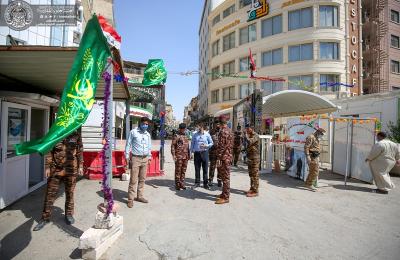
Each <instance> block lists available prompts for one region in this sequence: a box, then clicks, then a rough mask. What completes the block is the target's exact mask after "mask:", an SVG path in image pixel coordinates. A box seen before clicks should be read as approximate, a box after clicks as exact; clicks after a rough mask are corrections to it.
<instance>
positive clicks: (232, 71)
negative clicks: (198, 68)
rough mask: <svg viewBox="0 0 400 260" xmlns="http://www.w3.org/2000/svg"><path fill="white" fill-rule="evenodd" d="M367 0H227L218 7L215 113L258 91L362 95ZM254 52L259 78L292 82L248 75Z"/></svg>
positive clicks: (212, 82)
mask: <svg viewBox="0 0 400 260" xmlns="http://www.w3.org/2000/svg"><path fill="white" fill-rule="evenodd" d="M360 4H361V0H352V1H344V0H331V1H326V0H314V1H308V0H296V1H289V0H259V1H255V0H253V1H251V0H225V1H223V2H222V3H220V4H219V5H217V6H215V8H211V10H210V13H209V15H208V24H209V32H208V34H209V41H208V46H209V48H210V53H209V55H208V67H209V68H210V69H209V70H208V72H207V73H208V74H207V75H208V91H207V95H208V100H209V104H208V114H211V115H214V114H215V113H216V112H218V111H220V110H223V109H227V108H230V107H232V106H233V105H234V104H235V103H237V102H238V101H239V100H241V99H243V98H245V97H247V96H248V95H249V94H251V93H252V92H253V91H254V89H262V90H263V93H264V95H268V94H271V93H275V92H277V91H280V90H285V89H305V90H308V91H313V92H316V93H320V94H323V95H327V96H328V97H330V98H338V97H341V96H348V95H351V94H353V95H354V94H360V93H362V77H361V74H362V73H361V67H362V66H361V65H362V64H361V41H360V38H361V33H360V28H361V23H360V19H361V17H360V13H361V11H360V10H361V8H360ZM200 40H201V38H200ZM200 46H202V43H200ZM249 49H251V51H252V54H253V58H254V61H255V63H256V67H257V76H268V77H273V78H283V79H284V81H261V80H253V79H250V78H246V77H241V76H246V75H250V71H249ZM232 76H240V77H232ZM200 94H201V92H200Z"/></svg>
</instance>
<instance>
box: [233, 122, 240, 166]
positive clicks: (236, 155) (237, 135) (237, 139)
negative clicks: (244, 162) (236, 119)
mask: <svg viewBox="0 0 400 260" xmlns="http://www.w3.org/2000/svg"><path fill="white" fill-rule="evenodd" d="M241 147H242V132H241V127H240V125H238V126H237V128H236V131H235V137H234V139H233V166H237V163H238V161H239V155H240V152H241Z"/></svg>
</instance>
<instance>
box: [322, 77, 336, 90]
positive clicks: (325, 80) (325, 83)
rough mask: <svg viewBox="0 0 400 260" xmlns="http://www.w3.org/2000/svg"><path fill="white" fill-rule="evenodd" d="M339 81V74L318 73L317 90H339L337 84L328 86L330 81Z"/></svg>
mask: <svg viewBox="0 0 400 260" xmlns="http://www.w3.org/2000/svg"><path fill="white" fill-rule="evenodd" d="M337 82H339V76H338V75H334V74H321V75H319V83H320V85H319V90H320V91H330V92H335V91H338V90H339V86H336V85H335V86H329V85H330V84H332V83H337Z"/></svg>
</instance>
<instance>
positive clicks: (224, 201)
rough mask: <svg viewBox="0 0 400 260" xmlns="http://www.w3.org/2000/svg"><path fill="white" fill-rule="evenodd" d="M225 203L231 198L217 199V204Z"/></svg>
mask: <svg viewBox="0 0 400 260" xmlns="http://www.w3.org/2000/svg"><path fill="white" fill-rule="evenodd" d="M225 203H229V199H224V198H218V199H217V200H216V201H215V204H225Z"/></svg>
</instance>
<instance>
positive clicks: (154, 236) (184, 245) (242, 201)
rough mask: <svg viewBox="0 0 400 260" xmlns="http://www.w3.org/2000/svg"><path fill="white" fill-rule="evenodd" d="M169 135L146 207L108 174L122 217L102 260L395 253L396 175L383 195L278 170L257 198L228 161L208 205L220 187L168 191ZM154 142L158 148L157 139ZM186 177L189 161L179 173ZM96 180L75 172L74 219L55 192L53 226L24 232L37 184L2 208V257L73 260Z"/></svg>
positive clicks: (35, 215) (399, 193) (399, 239)
mask: <svg viewBox="0 0 400 260" xmlns="http://www.w3.org/2000/svg"><path fill="white" fill-rule="evenodd" d="M169 143H170V141H167V144H166V147H165V151H166V153H165V154H166V164H165V172H166V176H163V177H159V178H153V179H148V180H147V181H146V187H145V197H146V198H147V199H148V200H149V204H142V203H138V202H137V203H135V204H134V206H133V208H132V209H129V208H127V207H126V199H127V188H128V182H123V181H120V180H119V179H114V180H113V189H114V197H115V200H116V201H117V202H118V203H119V204H120V211H119V213H120V214H121V215H122V216H124V233H123V235H122V236H121V237H120V239H119V240H117V241H116V242H115V243H114V244H113V246H112V247H111V248H110V249H109V250H108V251H107V252H106V254H105V255H104V257H103V259H113V260H114V259H127V260H128V259H129V260H130V259H251V260H254V259H398V257H399V255H400V247H399V245H400V199H399V198H400V179H399V178H394V182H395V184H396V185H397V188H396V189H394V190H393V192H391V193H390V194H389V195H387V196H386V195H380V194H373V193H371V192H370V189H371V188H373V187H374V186H372V185H368V184H363V183H360V182H357V181H354V180H350V182H349V184H348V187H344V185H343V178H342V177H341V176H337V175H332V174H330V173H322V174H321V183H323V184H324V186H325V185H327V187H324V188H321V189H320V191H319V192H316V193H313V192H309V191H306V190H304V189H303V188H302V183H301V182H300V181H298V180H295V179H292V178H290V177H288V176H287V175H285V174H284V173H273V174H267V175H266V174H263V175H262V176H261V180H260V196H259V197H257V198H251V199H250V198H247V197H246V196H245V195H244V191H246V190H248V188H249V187H248V186H249V178H248V174H247V168H245V166H243V165H242V166H240V167H239V168H235V167H234V168H233V170H232V175H231V192H232V194H231V200H230V201H231V202H230V203H229V204H224V205H215V204H214V201H215V199H216V198H215V196H216V195H217V194H219V193H220V191H219V190H217V188H216V187H215V186H214V187H213V189H212V190H210V191H208V190H204V189H203V188H197V189H188V190H186V191H178V192H177V191H175V189H174V164H173V163H172V160H171V156H170V146H169ZM154 147H155V148H157V149H158V144H157V143H155V144H154ZM187 182H188V186H191V185H192V184H193V182H194V167H193V161H190V162H189V167H188V170H187ZM100 189H101V185H100V184H99V182H98V181H89V180H86V179H83V180H81V181H79V182H78V184H77V187H76V193H75V202H76V209H75V211H76V213H75V218H76V224H74V225H73V226H67V225H66V224H65V223H64V215H63V211H64V201H65V197H64V194H63V193H60V198H58V199H57V201H56V203H55V207H54V210H53V216H52V221H53V222H52V223H51V224H49V225H47V226H46V227H45V228H44V229H43V230H41V231H39V232H32V228H33V227H34V226H35V225H36V223H37V221H38V220H39V218H40V214H41V210H42V202H43V198H44V188H42V189H39V190H37V191H35V192H33V193H31V194H29V195H28V196H26V197H24V198H23V199H21V200H19V201H18V202H16V203H15V204H13V205H11V206H10V207H8V208H6V209H5V210H3V211H2V212H0V241H1V242H0V243H1V249H0V259H11V258H14V259H30V260H33V259H79V257H80V251H79V250H78V249H77V247H78V241H79V236H80V235H81V234H82V232H84V231H85V230H87V229H88V228H89V227H91V225H93V223H94V217H95V214H96V206H97V204H98V203H100V202H102V198H101V195H102V193H101V192H100Z"/></svg>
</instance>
